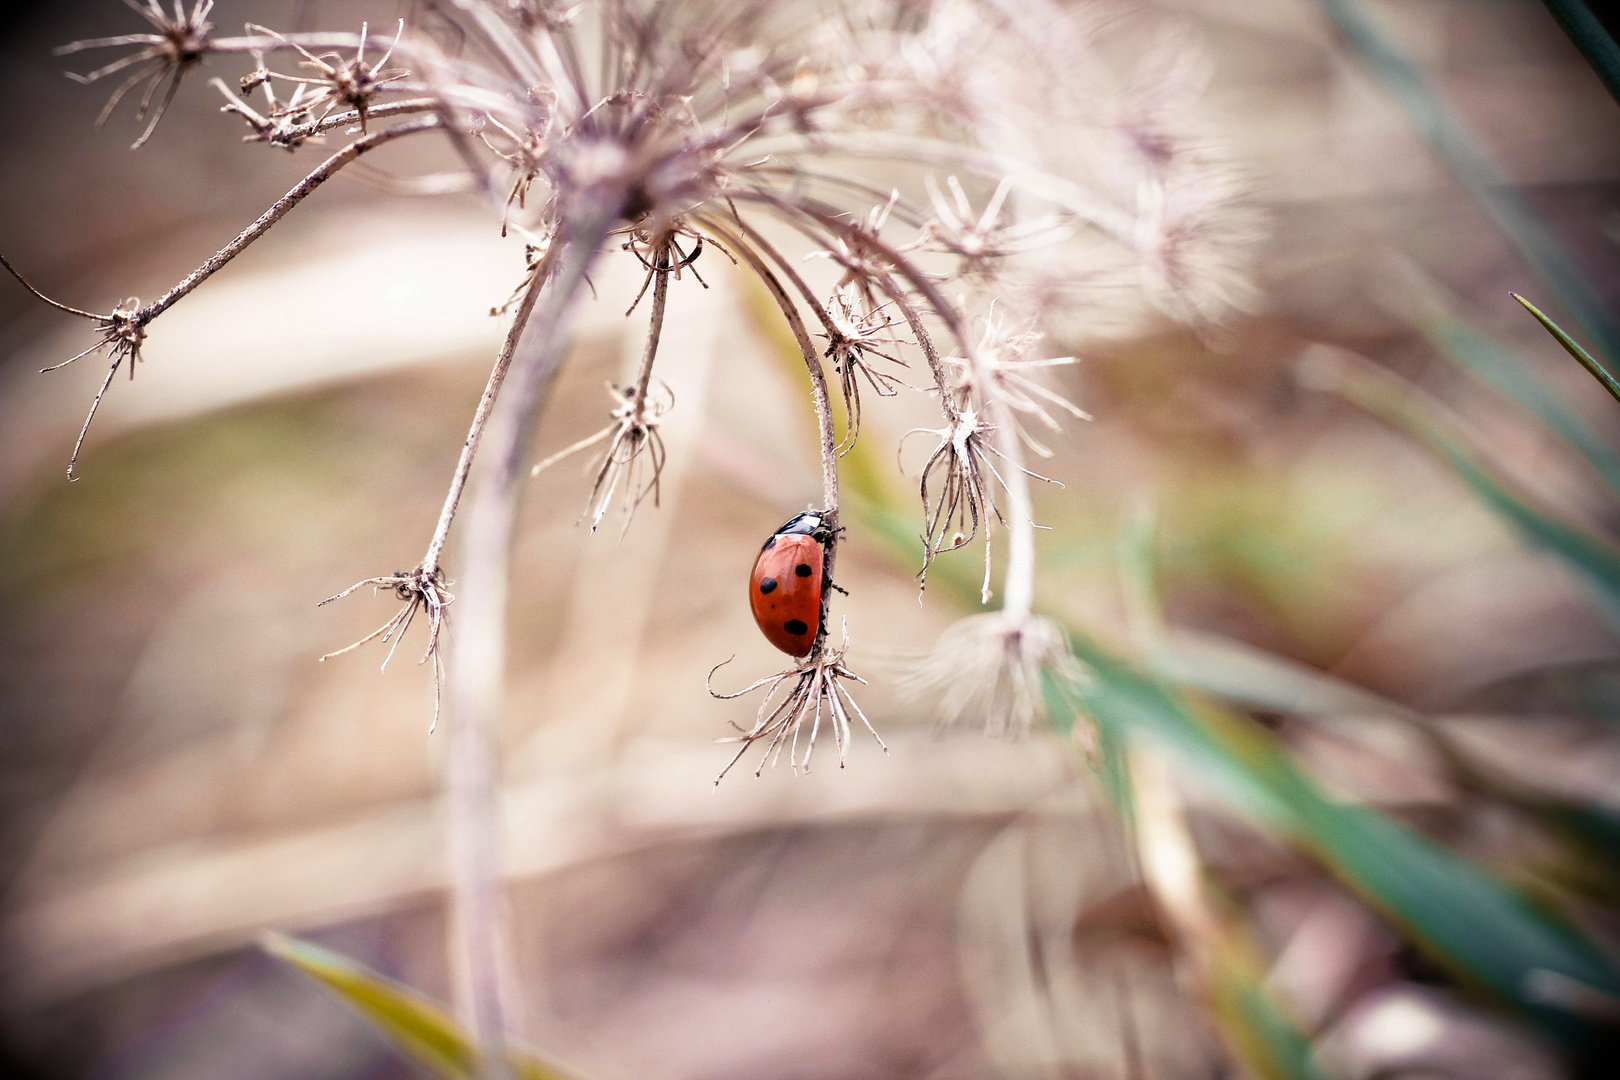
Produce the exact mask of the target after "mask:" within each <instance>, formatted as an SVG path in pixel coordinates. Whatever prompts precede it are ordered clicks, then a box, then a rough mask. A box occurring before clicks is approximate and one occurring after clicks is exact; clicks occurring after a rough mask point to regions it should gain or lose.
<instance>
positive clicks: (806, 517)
mask: <svg viewBox="0 0 1620 1080" xmlns="http://www.w3.org/2000/svg"><path fill="white" fill-rule="evenodd" d="M784 534H792V535H798V536H809V537H812V538H814V539H815V540H817V541H820V542H825V541H826V540H827V528H826V526H825V525H823V524H822V520H821V511H819V510H807V511H805V512H804V513H802V514H796V515H794V516H793V517H791V518H788V520H787V521H786V522H785V523H784V524H783V525H782V527H781V528H780V529H777V530H776V535H777V536H782V535H784Z"/></svg>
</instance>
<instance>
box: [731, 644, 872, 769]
mask: <svg viewBox="0 0 1620 1080" xmlns="http://www.w3.org/2000/svg"><path fill="white" fill-rule="evenodd" d="M848 651H849V626H848V624H847V623H846V624H845V626H844V641H843V644H842V645H841V646H840V647H839V648H837V649H836V650H835V649H820V650H818V651H816V652H815V653H812V654H811V655H810V656H808V657H806V658H805V659H804V660H803V661H801V662H800V663H798V664H796V665H794V666H793V667H790V668H788V669H787V670H786V671H779V672H777V673H776V674H775V675H767V676H766V677H765V678H763V679H759V680H757V681H755V682H752V683H750V684H749V685H747V686H745V687H743V688H742V689H741V690H738V691H736V692H734V693H730V694H717V693H715V690H714V686H713V683H712V680H713V679H714V673H715V672H716V671H719V670H720V669H721V668H722V667H724V666H725V665H726V664H727V663H730V661H729V660H728V661H726V662H725V663H721V664H717V665H715V667H714V669H713V670H711V671H710V672H709V680H710V681H709V682H708V683H706V685H707V686H708V689H709V693H710V694H711V695H712V696H714V697H715V698H718V699H719V700H722V701H728V700H730V699H732V698H739V697H742V696H743V695H744V694H750V693H753V692H754V691H755V690H758V689H760V688H761V687H763V688H765V699H764V700H763V701H761V702H760V704H759V711H758V712H757V713H756V714H755V715H754V723H753V726H752V727H749V728H742V727H738V726H737V725H735V724H733V725H732V726H733V727H735V728H736V729H737V731H738V732H740V734H738V735H736V736H735V737H733V738H728V739H722V740H720V741H721V742H734V743H741V744H742V745H740V746H739V747H737V753H736V754H735V755H734V756H733V757H732V759H731V760H730V761H728V762H727V763H726V767H725V768H723V769H721V770H720V775H718V776H716V777H715V778H714V782H715V784H716V785H718V784H719V783H720V781H722V780H724V779H725V778H726V773H728V772H730V771H731V769H732V766H734V765H736V764H737V762H739V761H741V760H742V757H743V755H744V754H746V753H747V752H748V748H749V747H751V746H753V745H754V744H755V743H757V742H764V743H765V753H764V754H763V755H761V756H760V759H759V768H757V769H755V770H754V775H755V776H758V775H759V774H760V773H762V772H764V771H765V766H766V765H775V764H776V763H777V762H779V761H781V759H782V752H783V751H784V750H786V751H787V756H788V765H789V766H790V767H791V768H792V769H793V771H794V772H809V771H810V755H811V754H812V753H814V752H815V748H816V736H817V735H818V734H820V732H821V721H822V719H823V718H825V719H826V721H827V723H828V725H829V726H830V727H831V728H832V730H833V739H834V741H835V742H836V743H837V746H838V767H839V768H840V769H842V768H843V767H844V761H845V759H846V758H847V757H848V755H849V744H850V741H851V738H852V736H853V731H852V729H851V725H850V721H849V716H850V713H851V712H853V713H854V714H855V715H856V716H858V717H860V719H861V723H862V724H864V725H866V730H867V731H870V732H871V733H872V738H874V739H876V740H877V744H878V746H880V747H882V748H883V752H884V753H888V752H889V748H888V746H887V745H885V744H884V742H883V737H882V736H881V735H879V734H878V733H877V729H876V728H874V727H873V726H872V722H871V721H870V720H868V719H867V718H866V714H865V713H864V712H862V711H861V707H860V706H859V705H858V704H856V702H855V698H854V697H853V696H851V695H850V692H849V687H848V686H846V685H845V684H846V683H851V682H858V683H861V684H862V685H865V683H866V680H865V679H863V678H861V677H860V676H859V675H857V674H855V673H854V672H853V671H851V670H849V668H847V667H845V666H844V654H845V653H846V652H848ZM784 686H790V687H791V689H790V690H789V691H788V693H787V696H786V697H784V698H782V699H781V700H780V701H778V700H777V699H776V694H777V691H779V690H781V689H782V687H784ZM807 724H808V725H809V728H810V730H809V731H805V726H806V725H807ZM800 736H803V737H804V752H803V753H802V754H801V753H800V752H799V738H800Z"/></svg>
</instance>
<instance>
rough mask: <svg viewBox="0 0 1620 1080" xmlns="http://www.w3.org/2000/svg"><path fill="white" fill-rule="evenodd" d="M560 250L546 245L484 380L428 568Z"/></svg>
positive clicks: (429, 552) (434, 567)
mask: <svg viewBox="0 0 1620 1080" xmlns="http://www.w3.org/2000/svg"><path fill="white" fill-rule="evenodd" d="M557 250H558V248H557V245H555V244H554V245H552V246H551V247H550V248H548V249H546V253H545V255H544V256H542V257H541V259H540V265H538V266H537V267H535V272H534V280H533V281H532V282H530V283H529V286H528V288H526V289H524V291H523V299H522V300H521V301H519V303H518V310H517V313H516V314H515V315H514V316H513V317H512V325H511V327H510V328H508V329H507V331H506V340H505V341H503V342H502V343H501V351H500V353H499V355H497V356H496V357H495V367H494V368H493V369H492V370H491V371H490V373H489V381H488V382H486V383H485V384H484V395H483V396H482V397H481V398H479V399H478V408H477V409H476V410H474V412H473V419H472V426H471V428H469V429H468V431H467V441H466V442H464V443H462V446H461V457H460V458H459V459H458V460H457V461H456V471H455V473H454V474H453V475H452V476H451V478H450V490H449V491H448V492H447V493H446V494H445V497H444V506H443V508H442V509H441V510H440V511H439V523H438V525H437V526H435V528H434V530H433V539H432V540H430V541H429V542H428V549H427V554H426V555H424V556H423V557H422V567H423V569H425V570H428V571H434V570H437V569H438V568H439V556H440V555H441V554H442V553H443V551H444V545H445V541H446V540H448V539H449V537H450V524H451V522H453V521H454V520H455V517H456V508H457V506H458V505H459V504H460V503H461V493H462V491H463V489H464V488H465V487H466V486H467V477H468V476H469V475H471V474H472V464H473V458H474V457H476V456H477V454H478V444H479V442H480V441H481V440H482V439H483V435H484V428H485V426H486V425H487V424H488V423H489V414H490V411H491V410H492V409H494V407H495V399H496V398H497V397H498V396H499V395H500V392H501V386H502V384H503V383H504V382H505V381H506V373H507V371H508V370H509V369H510V368H511V366H512V353H513V351H514V350H516V348H517V345H518V341H519V340H520V339H521V338H522V336H523V331H524V328H525V327H527V326H528V324H529V316H530V315H531V314H532V313H533V311H534V305H535V302H536V301H538V300H539V299H540V293H541V291H542V290H543V289H544V288H545V285H546V281H547V280H548V279H549V277H550V275H551V270H552V267H553V266H555V265H556V255H555V252H556V251H557Z"/></svg>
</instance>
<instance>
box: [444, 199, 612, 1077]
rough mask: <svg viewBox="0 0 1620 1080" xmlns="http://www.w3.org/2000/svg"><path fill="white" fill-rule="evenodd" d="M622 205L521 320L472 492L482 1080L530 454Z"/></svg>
mask: <svg viewBox="0 0 1620 1080" xmlns="http://www.w3.org/2000/svg"><path fill="white" fill-rule="evenodd" d="M617 205H618V204H617V203H613V204H612V206H611V208H610V207H609V205H608V204H607V203H606V202H604V203H602V204H601V205H597V204H592V205H590V206H589V207H587V208H586V209H587V213H586V214H582V215H581V216H582V217H583V220H580V219H578V218H576V219H575V221H576V222H577V224H576V225H575V227H574V228H572V229H565V230H560V231H559V233H558V235H557V237H556V239H555V240H554V241H553V247H554V248H555V249H557V251H558V254H557V256H556V261H555V263H554V264H553V265H554V267H555V269H554V271H553V273H552V276H551V277H550V279H549V280H547V279H542V278H538V277H537V281H538V282H542V284H540V285H538V286H537V288H536V289H535V290H533V292H536V293H540V294H542V295H540V301H539V303H537V304H536V305H535V306H534V308H533V312H532V316H531V318H529V319H528V320H527V321H525V322H524V323H522V324H521V325H522V326H524V327H525V328H526V329H527V331H528V332H518V333H520V334H521V341H520V344H519V346H518V348H517V349H516V350H515V352H514V355H513V360H512V363H511V371H510V374H509V375H508V376H507V378H506V380H505V381H506V388H505V390H504V392H503V393H502V394H501V395H500V397H499V400H498V403H497V405H496V407H495V408H494V409H493V410H492V412H491V414H490V422H489V428H490V431H489V440H490V450H489V452H488V454H486V462H487V466H486V468H487V471H486V472H485V473H484V474H483V477H482V479H481V480H480V482H479V484H478V485H477V487H476V489H475V490H474V493H473V497H472V503H471V505H470V507H469V510H468V517H467V520H466V524H465V527H464V531H463V534H462V556H461V574H460V576H461V579H462V589H461V604H460V609H461V610H460V617H459V620H458V640H457V642H456V646H455V650H454V654H453V655H452V657H451V668H450V672H451V679H450V704H451V718H452V729H451V730H452V740H451V750H450V763H449V777H448V781H449V793H448V795H449V802H450V816H451V845H452V858H453V862H454V870H453V885H452V889H453V899H454V904H453V907H454V916H453V917H454V920H455V932H456V939H457V941H458V943H459V945H460V948H461V949H462V950H463V951H464V954H465V960H466V965H467V967H466V970H467V974H468V981H469V989H470V996H471V1002H470V1004H471V1009H472V1020H473V1027H474V1030H475V1032H476V1033H477V1037H478V1042H479V1046H480V1048H481V1050H482V1053H483V1071H482V1075H484V1076H486V1077H502V1076H505V1075H506V1074H507V1067H506V1058H505V1049H504V1046H505V1011H504V1008H503V1004H502V996H501V975H500V973H501V967H502V965H501V963H500V955H501V942H502V934H501V931H500V859H499V847H498V844H499V835H500V832H499V816H498V792H499V787H498V784H497V779H496V754H495V739H496V733H497V730H498V725H499V722H500V718H501V711H502V701H503V693H502V691H503V683H504V679H505V670H506V595H507V578H508V572H509V567H510V559H511V539H512V530H513V523H514V521H515V519H516V512H517V497H518V494H519V492H520V491H521V490H522V485H521V484H520V483H519V482H518V477H519V472H520V463H521V459H522V455H523V451H524V448H525V447H526V446H527V445H528V441H529V433H530V430H531V428H532V426H533V422H534V416H535V413H536V411H537V408H538V405H539V403H540V401H541V400H543V398H544V397H545V394H546V391H547V390H548V389H549V387H550V385H551V382H552V377H553V376H554V375H555V374H556V371H557V368H558V366H559V364H560V363H561V360H562V358H563V356H564V354H565V353H566V351H567V346H568V341H569V334H570V331H571V328H572V325H573V321H574V316H575V315H576V314H577V312H578V308H579V303H578V301H579V296H580V293H581V290H582V289H583V288H584V287H585V285H586V275H587V273H588V272H589V270H590V268H591V266H592V265H593V264H594V262H595V260H596V258H597V256H598V254H599V252H600V250H601V245H602V240H603V238H604V237H605V236H606V235H607V232H608V230H609V228H610V227H611V225H612V223H613V221H614V220H615V219H616V217H617Z"/></svg>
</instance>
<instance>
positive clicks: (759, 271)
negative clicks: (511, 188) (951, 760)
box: [694, 214, 839, 657]
mask: <svg viewBox="0 0 1620 1080" xmlns="http://www.w3.org/2000/svg"><path fill="white" fill-rule="evenodd" d="M694 220H695V221H697V222H699V223H700V224H701V225H702V227H703V228H705V229H707V230H709V231H710V232H712V233H713V234H714V235H715V236H717V237H718V238H719V239H720V242H721V245H722V246H723V247H727V248H729V249H730V250H731V251H732V252H733V253H735V254H737V255H740V256H741V257H742V259H743V261H745V262H746V263H748V265H749V268H750V269H752V270H753V271H754V273H755V275H756V276H758V278H759V279H760V280H761V281H762V282H764V283H765V287H766V288H767V289H768V290H770V293H771V296H772V298H773V299H775V301H776V303H777V306H778V307H780V308H781V309H782V315H783V317H784V318H785V319H787V322H788V326H789V327H790V328H791V329H792V331H793V338H794V340H795V341H797V342H798V345H799V352H800V353H801V354H802V355H803V357H804V366H805V368H806V370H808V371H809V373H810V397H811V400H812V401H813V402H814V404H815V410H816V426H817V428H818V430H819V433H820V436H821V501H822V521H823V522H824V523H825V525H826V526H827V529H828V532H829V536H828V538H827V541H826V543H825V544H824V545H823V549H824V556H823V560H822V575H823V580H825V581H834V580H836V579H835V578H834V577H833V569H834V563H835V562H836V560H837V556H838V530H839V522H838V439H837V437H836V435H835V434H834V431H833V414H832V398H831V397H830V396H829V394H828V393H827V374H826V372H825V371H823V370H822V367H821V355H820V353H819V351H818V350H817V349H816V346H815V343H814V342H813V341H811V340H810V334H809V331H807V330H806V329H805V326H804V320H803V319H802V318H801V317H800V316H799V312H798V309H797V308H796V307H795V305H794V303H793V298H792V297H791V296H789V295H788V293H787V290H786V289H784V288H783V287H782V282H781V281H780V280H778V278H777V277H776V274H775V273H773V272H772V270H771V268H770V267H769V266H768V265H767V264H766V262H765V260H764V258H763V257H761V256H760V254H759V253H758V252H757V251H755V250H754V249H753V247H752V246H750V245H749V243H748V242H747V241H746V240H745V239H744V238H743V237H741V236H739V235H738V234H736V233H734V232H732V231H731V230H730V229H728V228H727V227H726V226H725V224H724V223H722V222H719V221H716V220H714V218H713V217H711V216H710V215H707V214H704V215H695V216H694ZM832 594H833V590H832V589H822V591H821V625H820V627H819V628H818V629H817V631H816V640H815V642H814V643H813V644H812V645H811V646H810V656H811V657H818V656H820V655H821V652H822V649H823V647H824V646H825V645H826V641H827V626H828V611H829V609H830V607H831V605H832Z"/></svg>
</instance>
